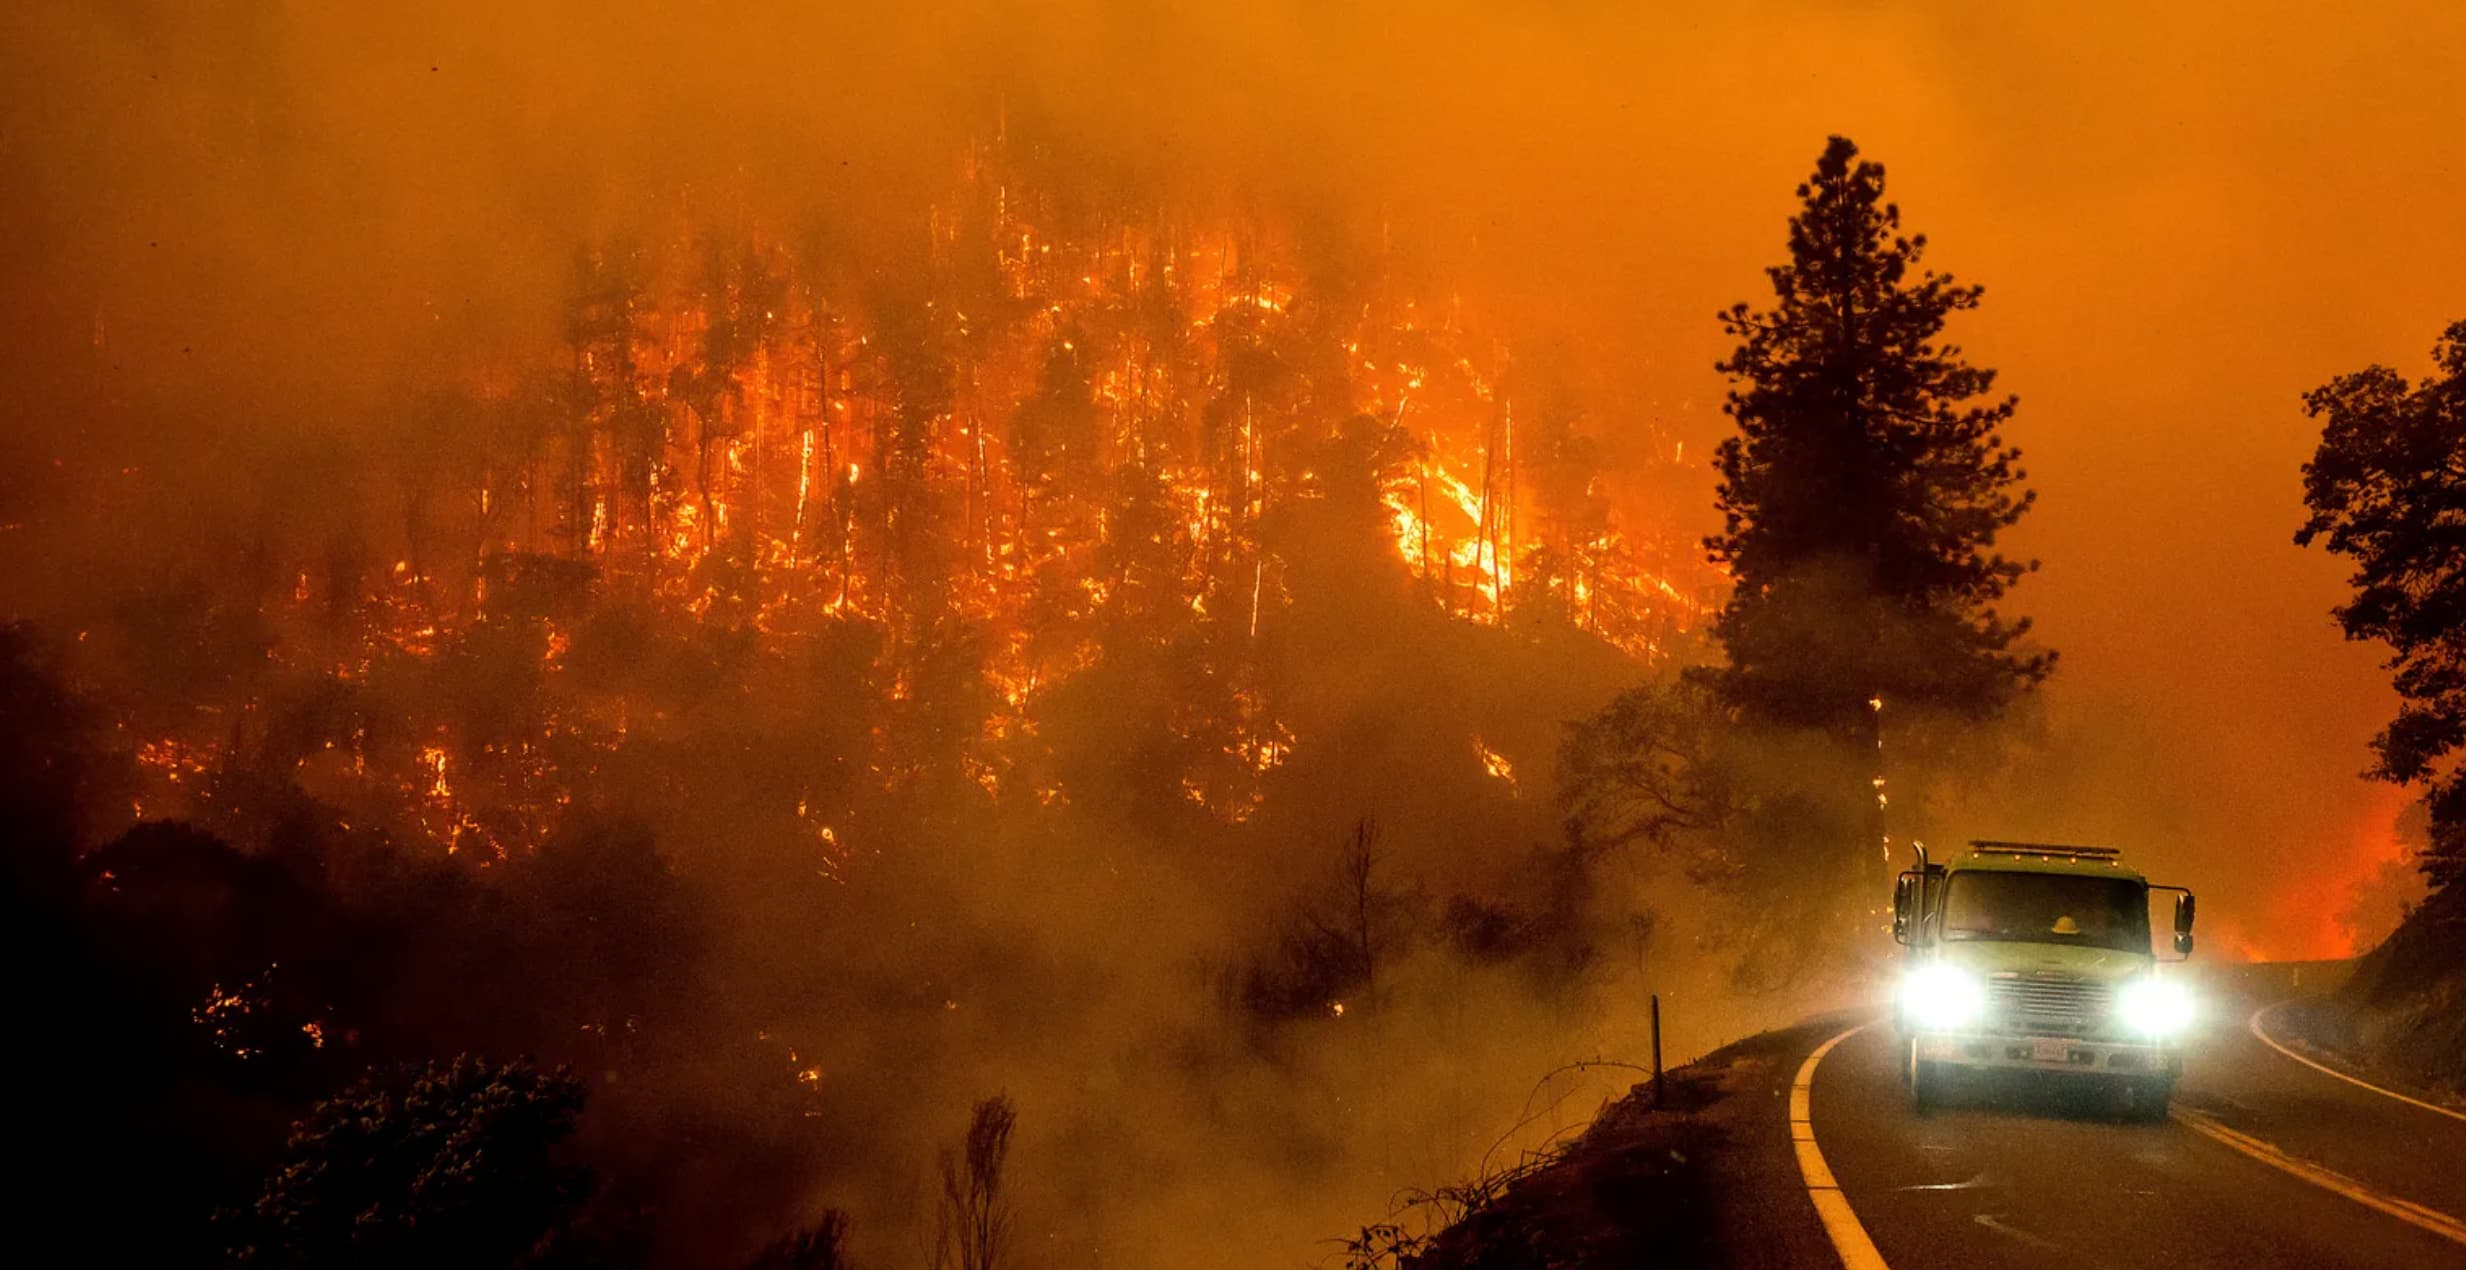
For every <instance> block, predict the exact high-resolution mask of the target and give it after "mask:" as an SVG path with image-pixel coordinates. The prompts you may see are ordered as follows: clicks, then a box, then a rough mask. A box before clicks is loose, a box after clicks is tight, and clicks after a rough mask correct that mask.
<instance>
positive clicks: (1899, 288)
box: [1705, 137, 2054, 738]
mask: <svg viewBox="0 0 2466 1270" xmlns="http://www.w3.org/2000/svg"><path fill="white" fill-rule="evenodd" d="M1798 196H1799V198H1800V199H1801V200H1802V201H1803V206H1801V207H1800V209H1799V210H1798V212H1797V214H1796V215H1794V216H1792V217H1791V218H1790V233H1789V247H1790V259H1789V262H1788V263H1786V264H1783V265H1779V266H1776V267H1774V268H1772V269H1769V270H1767V271H1766V272H1767V273H1768V275H1769V276H1770V277H1771V279H1772V289H1773V297H1774V300H1773V304H1772V307H1770V308H1769V309H1762V310H1758V309H1753V308H1750V307H1749V306H1748V305H1745V304H1739V305H1736V306H1733V307H1732V308H1730V309H1729V310H1728V311H1726V312H1724V313H1723V314H1722V315H1721V321H1722V326H1723V328H1724V329H1725V330H1726V331H1728V333H1729V334H1731V335H1732V336H1734V337H1736V338H1737V340H1738V341H1739V343H1738V347H1737V349H1736V350H1735V351H1734V352H1732V353H1731V354H1730V356H1729V357H1728V358H1727V359H1726V360H1724V361H1722V362H1721V363H1720V364H1719V366H1718V369H1719V370H1721V371H1722V372H1724V373H1725V374H1727V375H1729V376H1731V378H1732V379H1733V381H1734V386H1733V387H1732V389H1731V391H1730V393H1729V397H1728V403H1727V405H1726V407H1725V409H1726V411H1727V413H1728V414H1729V415H1730V416H1731V417H1732V418H1733V419H1735V420H1737V423H1738V432H1739V435H1737V436H1735V437H1733V438H1731V439H1729V440H1728V441H1726V442H1724V443H1723V444H1722V446H1721V449H1720V452H1719V455H1718V457H1717V459H1716V461H1715V466H1716V468H1717V469H1718V471H1719V473H1720V477H1721V484H1720V489H1719V502H1718V505H1719V507H1720V509H1721V512H1722V516H1723V520H1724V523H1723V527H1722V531H1721V532H1720V533H1719V534H1717V535H1714V536H1713V537H1711V538H1708V539H1707V540H1706V542H1705V545H1706V547H1707V548H1708V549H1709V550H1710V551H1711V553H1712V557H1713V559H1714V560H1715V562H1717V563H1721V564H1724V565H1726V566H1728V568H1729V570H1730V572H1731V575H1732V578H1733V581H1734V583H1735V588H1734V590H1733V591H1732V592H1731V596H1730V600H1729V604H1728V606H1727V607H1726V608H1725V609H1724V610H1723V611H1722V613H1721V616H1720V619H1719V622H1718V624H1717V626H1716V627H1715V634H1716V635H1717V636H1718V638H1719V639H1720V641H1721V644H1722V646H1723V648H1724V649H1725V650H1726V652H1727V653H1728V655H1729V665H1728V666H1727V667H1726V668H1725V669H1724V670H1721V671H1719V672H1716V676H1717V679H1716V681H1717V683H1718V684H1719V686H1720V688H1721V689H1722V692H1723V695H1724V696H1725V697H1726V698H1727V699H1728V700H1729V702H1730V704H1731V705H1732V706H1734V707H1735V708H1737V709H1738V710H1740V711H1741V712H1742V713H1743V714H1744V715H1745V716H1746V717H1747V718H1749V719H1752V720H1755V721H1758V722H1765V723H1774V724H1781V725H1787V726H1797V727H1811V728H1818V729H1823V730H1826V731H1834V732H1838V733H1840V734H1842V735H1844V736H1845V737H1848V738H1856V737H1859V736H1862V735H1864V734H1865V731H1866V729H1867V727H1869V726H1871V724H1870V723H1869V720H1870V719H1871V717H1872V714H1873V711H1872V710H1871V709H1870V707H1869V702H1870V701H1871V700H1874V699H1882V700H1885V701H1889V702H1895V703H1899V704H1906V705H1916V706H1919V707H1921V708H1929V709H1936V710H1946V711H1951V712H1955V713H1958V714H1961V715H1967V716H1972V717H1981V716H1987V715H1991V714H1993V713H1995V712H1996V711H1998V710H1999V709H2000V708H2001V707H2002V706H2004V705H2005V704H2006V703H2008V702H2009V701H2010V700H2011V699H2012V698H2013V697H2014V696H2015V695H2016V694H2017V693H2019V692H2021V691H2024V690H2026V689H2027V688H2028V687H2029V686H2031V685H2033V684H2035V683H2036V682H2037V681H2038V680H2040V679H2042V678H2044V677H2045V675H2046V674H2047V672H2048V670H2049V669H2051V667H2052V665H2053V662H2054V654H2053V653H2051V652H2045V651H2036V650H2032V649H2029V648H2027V647H2025V646H2024V645H2023V643H2022V638H2023V636H2024V635H2025V633H2026V632H2027V631H2028V629H2029V623H2028V621H2027V620H2026V619H2023V620H2020V621H2006V620H2004V619H2003V618H2002V617H2001V616H2000V615H1999V614H1998V613H1997V612H1996V609H1995V604H1996V602H1997V601H1998V600H2000V599H2002V598H2003V596H2004V593H2005V591H2006V590H2007V589H2008V588H2009V587H2011V586H2012V584H2013V583H2014V582H2016V581H2018V580H2019V578H2020V577H2021V575H2022V574H2023V573H2026V572H2028V571H2030V570H2031V569H2034V568H2036V563H2035V562H2030V563H2027V564H2023V563H2019V562H2016V561H2012V560H2007V559H2005V558H2004V557H2003V556H2001V555H1999V554H1996V552H1995V551H1994V544H1995V538H1996V535H1997V534H1998V533H1999V532H2000V531H2002V530H2004V529H2006V528H2008V527H2010V526H2011V525H2012V524H2013V523H2014V522H2016V521H2018V520H2019V519H2020V518H2021V516H2022V515H2023V513H2025V512H2027V511H2028V510H2029V507H2030V505H2031V503H2032V502H2033V501H2034V500H2035V498H2036V495H2035V493H2034V492H2032V491H2028V490H2024V489H2021V488H2019V487H2020V484H2021V482H2022V480H2023V479H2024V478H2025V476H2026V474H2025V473H2024V472H2022V471H2021V470H2020V469H2019V468H2018V467H2017V466H2016V464H2017V462H2018V460H2019V459H2020V451H2019V450H2018V449H2015V448H2013V447H2011V446H2008V445H2006V444H2005V443H2004V440H2003V437H2002V435H2001V429H2002V428H2003V426H2004V424H2005V423H2006V422H2008V421H2009V420H2010V419H2011V417H2012V413H2013V409H2014V406H2015V404H2016V402H2015V399H2014V398H2012V397H2009V396H2007V397H2004V398H2002V399H2000V400H1996V399H1993V398H1990V397H1988V395H1987V394H1988V393H1989V392H1990V391H1991V389H1992V388H1993V386H1994V380H1995V372H1994V371H1992V370H1988V369H1985V368H1982V367H1976V366H1972V365H1970V364H1969V363H1968V362H1966V361H1964V360H1962V357H1961V350H1960V349H1959V348H1958V347H1957V346H1954V345H1951V344H1946V343H1943V342H1941V341H1942V335H1943V332H1944V324H1945V321H1946V319H1947V318H1949V317H1950V316H1951V315H1952V314H1954V313H1959V312H1964V311H1967V310H1969V309H1974V308H1976V307H1977V305H1978V300H1979V296H1980V293H1981V291H1982V288H1979V287H1976V286H1963V285H1960V284H1958V283H1955V282H1954V281H1953V280H1952V279H1951V278H1950V277H1949V276H1947V275H1944V274H1939V273H1935V272H1932V271H1924V272H1922V271H1920V269H1919V259H1920V256H1921V255H1922V254H1923V252H1924V250H1925V247H1926V239H1925V237H1924V236H1922V235H1918V236H1904V235H1903V234H1902V233H1901V228H1900V221H1901V217H1900V210H1899V209H1898V208H1897V207H1895V206H1894V205H1893V204H1891V203H1888V202H1885V201H1884V169H1883V167H1882V166H1881V165H1879V164H1876V163H1872V162H1868V161H1864V160H1861V159H1859V158H1858V148H1857V147H1856V146H1855V145H1853V144H1851V143H1850V141H1849V140H1848V139H1847V138H1843V137H1834V138H1832V140H1831V144H1830V145H1828V146H1827V147H1826V148H1825V151H1824V155H1823V158H1822V159H1821V160H1820V161H1819V162H1818V163H1817V165H1816V170H1815V176H1814V178H1813V179H1812V180H1810V181H1808V182H1807V183H1806V184H1803V185H1801V186H1799V187H1798Z"/></svg>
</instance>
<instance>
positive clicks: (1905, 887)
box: [1892, 873, 1918, 944]
mask: <svg viewBox="0 0 2466 1270" xmlns="http://www.w3.org/2000/svg"><path fill="white" fill-rule="evenodd" d="M1917 896H1918V875H1917V874H1915V873H1904V874H1902V875H1901V876H1900V877H1899V878H1898V879H1897V880H1895V881H1894V882H1893V884H1892V938H1893V941H1894V942H1895V943H1902V944H1906V943H1908V942H1909V924H1910V919H1911V918H1912V917H1913V916H1915V914H1913V913H1912V912H1911V911H1910V910H1911V909H1913V908H1915V907H1916V905H1915V904H1913V903H1912V901H1913V900H1915V899H1916V898H1917Z"/></svg>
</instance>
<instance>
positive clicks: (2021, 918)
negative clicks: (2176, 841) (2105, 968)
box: [1944, 871, 2149, 953]
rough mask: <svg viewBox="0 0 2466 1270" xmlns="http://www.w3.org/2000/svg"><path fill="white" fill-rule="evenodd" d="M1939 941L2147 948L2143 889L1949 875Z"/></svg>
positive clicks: (2030, 877) (2060, 877) (2056, 878)
mask: <svg viewBox="0 0 2466 1270" xmlns="http://www.w3.org/2000/svg"><path fill="white" fill-rule="evenodd" d="M1944 938H1945V939H1948V940H1952V939H2012V940H2025V941H2028V942H2031V943H2040V944H2077V945H2080V946H2083V947H2087V948H2117V949H2122V950H2124V951H2126V952H2140V953H2145V952H2148V951H2149V892H2148V889H2147V888H2146V887H2144V886H2142V885H2141V884H2140V883H2139V882H2135V881H2131V880H2128V879H2125V878H2099V877H2076V876H2071V875H2068V874H2062V873H1990V872H1983V871H1981V872H1974V873H1971V872H1963V873H1955V874H1953V876H1952V879H1951V889H1950V890H1949V891H1947V892H1946V893H1945V895H1944Z"/></svg>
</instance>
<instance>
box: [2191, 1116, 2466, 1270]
mask: <svg viewBox="0 0 2466 1270" xmlns="http://www.w3.org/2000/svg"><path fill="white" fill-rule="evenodd" d="M2168 1114H2169V1115H2172V1116H2173V1117H2174V1118H2175V1122H2176V1123H2178V1124H2180V1125H2183V1126H2184V1127H2185V1128H2187V1129H2190V1130H2192V1131H2193V1132H2195V1133H2198V1134H2201V1135H2202V1136H2204V1137H2207V1138H2209V1139H2211V1140H2212V1141H2215V1142H2220V1143H2223V1144H2225V1145H2227V1146H2230V1147H2233V1148H2234V1149H2235V1150H2237V1151H2241V1152H2243V1153H2244V1154H2245V1155H2248V1156H2251V1157H2252V1158H2253V1159H2255V1160H2258V1161H2260V1162H2261V1163H2263V1164H2266V1165H2268V1166H2269V1167H2271V1168H2273V1169H2277V1170H2278V1171H2280V1172H2282V1173H2289V1174H2292V1175H2294V1176H2296V1177H2299V1178H2302V1179H2303V1180H2304V1181H2307V1182H2310V1183H2311V1184H2312V1185H2314V1186H2317V1187H2320V1188H2321V1189H2323V1190H2327V1191H2335V1192H2336V1193H2338V1194H2340V1195H2343V1196H2345V1197H2346V1198H2348V1199H2351V1200H2353V1201H2355V1202H2356V1203H2358V1204H2361V1205H2363V1206H2365V1207H2367V1208H2372V1209H2377V1210H2379V1211H2380V1212H2383V1213H2387V1214H2388V1215H2390V1216H2391V1217H2395V1218H2397V1219H2398V1220H2399V1221H2402V1222H2405V1223H2407V1224H2408V1225H2411V1226H2418V1227H2421V1228H2422V1229H2424V1230H2428V1231H2430V1232H2432V1233H2433V1234H2435V1235H2438V1236H2440V1237H2441V1238H2443V1239H2446V1240H2449V1241H2450V1242H2452V1243H2459V1244H2466V1222H2461V1221H2459V1220H2458V1219H2456V1218H2454V1217H2451V1216H2449V1215H2448V1214H2447V1213H2443V1212H2440V1211H2438V1210H2436V1209H2430V1208H2425V1207H2424V1206H2423V1205H2421V1204H2417V1203H2415V1202H2414V1201H2412V1200H2403V1199H2399V1198H2397V1197H2396V1196H2394V1195H2383V1194H2381V1193H2380V1192H2378V1191H2375V1190H2373V1189H2372V1188H2370V1187H2368V1186H2365V1185H2364V1184H2363V1183H2361V1182H2358V1181H2356V1180H2355V1179H2353V1178H2351V1177H2348V1176H2346V1175H2345V1174H2343V1173H2339V1172H2335V1171H2333V1170H2330V1169H2325V1168H2322V1167H2321V1166H2320V1165H2317V1164H2314V1163H2312V1162H2311V1161H2310V1160H2305V1159H2301V1158H2298V1157H2296V1156H2292V1155H2288V1154H2287V1153H2286V1152H2284V1151H2281V1150H2279V1149H2278V1148H2276V1147H2274V1146H2271V1145H2270V1144H2268V1143H2266V1142H2263V1141H2261V1140H2260V1139H2258V1138H2255V1137H2253V1136H2252V1135H2250V1134H2248V1133H2238V1132H2236V1131H2235V1130H2233V1129H2229V1128H2227V1127H2226V1126H2225V1125H2222V1124H2219V1123H2218V1122H2217V1121H2215V1120H2212V1119H2210V1118H2209V1117H2207V1116H2204V1115H2202V1114H2201V1113H2199V1112H2197V1111H2188V1110H2186V1109H2184V1108H2182V1107H2175V1108H2171V1109H2169V1111H2168Z"/></svg>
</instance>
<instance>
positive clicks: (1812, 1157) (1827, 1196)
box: [1790, 1023, 1890, 1270]
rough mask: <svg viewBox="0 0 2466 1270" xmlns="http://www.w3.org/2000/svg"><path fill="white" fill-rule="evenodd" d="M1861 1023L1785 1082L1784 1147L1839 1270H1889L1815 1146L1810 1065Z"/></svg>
mask: <svg viewBox="0 0 2466 1270" xmlns="http://www.w3.org/2000/svg"><path fill="white" fill-rule="evenodd" d="M1873 1026H1874V1025H1873V1024H1871V1023H1861V1024H1859V1025H1858V1026H1856V1027H1854V1028H1851V1029H1850V1030H1848V1031H1846V1032H1843V1033H1841V1034H1840V1035H1839V1036H1836V1037H1834V1038H1832V1039H1831V1040H1829V1041H1826V1042H1824V1043H1823V1044H1821V1045H1818V1046H1816V1047H1815V1052H1814V1053H1812V1054H1809V1055H1807V1061H1806V1062H1804V1063H1801V1064H1799V1066H1798V1075H1797V1076H1796V1077H1794V1078H1792V1079H1791V1081H1790V1146H1791V1147H1792V1148H1793V1149H1795V1150H1796V1151H1797V1153H1798V1176H1799V1177H1800V1178H1802V1179H1804V1180H1805V1182H1806V1184H1807V1198H1808V1199H1809V1200H1812V1201H1813V1202H1814V1204H1815V1217H1816V1220H1818V1221H1820V1222H1822V1223H1823V1224H1824V1234H1825V1236H1826V1237H1827V1238H1829V1239H1831V1240H1832V1247H1833V1251H1835V1252H1837V1253H1839V1254H1841V1264H1842V1266H1843V1267H1844V1268H1845V1270H1890V1267H1888V1266H1886V1265H1885V1264H1884V1256H1883V1254H1882V1253H1879V1252H1877V1251H1876V1250H1875V1241H1874V1240H1873V1239H1870V1238H1868V1237H1867V1228H1866V1227H1864V1226H1861V1225H1859V1224H1858V1214H1857V1212H1856V1211H1854V1210H1852V1209H1851V1208H1850V1202H1849V1197H1848V1196H1846V1195H1843V1194H1842V1193H1841V1183H1840V1182H1839V1181H1838V1180H1837V1179H1835V1178H1834V1177H1833V1175H1832V1169H1831V1168H1830V1167H1828V1166H1827V1165H1826V1164H1825V1163H1824V1153H1823V1151H1822V1150H1820V1149H1818V1148H1817V1147H1816V1145H1815V1114H1814V1113H1815V1065H1816V1064H1817V1063H1820V1062H1822V1061H1824V1056H1825V1055H1826V1054H1829V1053H1831V1052H1832V1048H1833V1047H1834V1046H1836V1045H1839V1044H1840V1043H1841V1042H1843V1041H1846V1040H1848V1039H1849V1038H1851V1037H1853V1036H1856V1035H1858V1034H1859V1033H1860V1032H1863V1031H1866V1030H1867V1029H1868V1028H1870V1027H1873Z"/></svg>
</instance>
